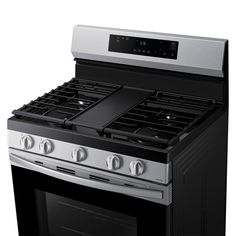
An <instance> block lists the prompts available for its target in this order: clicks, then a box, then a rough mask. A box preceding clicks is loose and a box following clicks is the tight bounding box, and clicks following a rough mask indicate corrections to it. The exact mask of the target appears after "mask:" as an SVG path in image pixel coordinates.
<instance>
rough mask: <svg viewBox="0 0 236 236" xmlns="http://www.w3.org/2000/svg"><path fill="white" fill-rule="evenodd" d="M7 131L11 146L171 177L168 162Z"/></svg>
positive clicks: (157, 178)
mask: <svg viewBox="0 0 236 236" xmlns="http://www.w3.org/2000/svg"><path fill="white" fill-rule="evenodd" d="M8 135H9V147H10V148H14V149H17V150H21V151H25V153H27V151H29V152H30V153H34V154H40V155H39V157H49V158H54V159H57V160H62V161H66V162H67V163H73V164H76V165H82V166H86V167H90V168H95V169H98V170H103V171H106V172H107V171H109V172H113V173H116V174H122V175H126V176H129V177H135V178H139V179H142V180H149V181H152V182H155V183H161V184H168V183H169V182H170V180H171V164H170V163H167V164H165V163H159V162H155V161H150V160H145V159H141V158H137V157H135V156H128V155H124V154H121V153H113V152H110V151H106V150H102V149H96V148H92V147H87V146H84V145H78V144H74V143H69V142H63V141H59V140H55V139H49V138H47V137H41V136H37V135H31V134H25V133H21V132H18V131H12V130H9V131H8Z"/></svg>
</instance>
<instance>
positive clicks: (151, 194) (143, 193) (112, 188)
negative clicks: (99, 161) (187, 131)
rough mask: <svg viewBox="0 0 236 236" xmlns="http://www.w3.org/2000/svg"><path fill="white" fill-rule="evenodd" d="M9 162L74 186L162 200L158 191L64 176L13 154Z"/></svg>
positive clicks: (161, 195) (161, 193) (160, 192)
mask: <svg viewBox="0 0 236 236" xmlns="http://www.w3.org/2000/svg"><path fill="white" fill-rule="evenodd" d="M10 162H11V164H12V165H15V166H18V167H22V168H26V169H30V170H33V171H36V172H39V173H42V174H45V175H47V176H51V177H54V178H57V179H61V180H64V181H67V182H70V183H75V184H79V185H83V186H88V187H91V188H96V189H101V190H105V191H109V192H115V193H122V194H126V195H129V196H135V197H138V198H143V199H147V200H150V201H154V202H155V199H156V201H157V202H160V200H162V199H163V191H160V190H149V189H141V188H135V187H128V186H122V185H115V184H110V183H104V182H99V181H94V180H90V179H85V178H81V177H78V176H73V175H69V174H64V173H61V172H58V171H56V170H53V169H49V168H46V167H43V166H40V165H37V164H34V163H32V162H30V161H27V160H25V159H24V158H22V157H20V156H18V155H16V154H13V153H10Z"/></svg>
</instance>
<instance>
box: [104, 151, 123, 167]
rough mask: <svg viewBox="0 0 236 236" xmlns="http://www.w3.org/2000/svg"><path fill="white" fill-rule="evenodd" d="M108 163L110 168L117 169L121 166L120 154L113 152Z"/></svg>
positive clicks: (108, 158)
mask: <svg viewBox="0 0 236 236" xmlns="http://www.w3.org/2000/svg"><path fill="white" fill-rule="evenodd" d="M106 164H107V168H108V169H109V170H117V169H119V168H120V166H121V159H120V157H119V156H117V155H115V154H113V155H111V156H109V157H107V160H106Z"/></svg>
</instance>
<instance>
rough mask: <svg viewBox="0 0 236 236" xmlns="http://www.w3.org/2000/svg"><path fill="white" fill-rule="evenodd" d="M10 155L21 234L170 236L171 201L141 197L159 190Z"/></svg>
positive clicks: (37, 235) (46, 235)
mask: <svg viewBox="0 0 236 236" xmlns="http://www.w3.org/2000/svg"><path fill="white" fill-rule="evenodd" d="M10 160H11V164H12V175H13V183H14V192H15V202H16V210H17V219H18V228H19V235H20V236H39V235H40V236H154V235H155V236H158V235H170V218H171V215H170V212H171V204H170V205H164V204H159V203H157V202H154V201H148V200H145V199H141V198H145V195H146V194H147V195H149V196H150V198H152V194H153V193H154V192H155V194H156V197H157V198H158V197H161V195H160V194H159V192H158V191H150V192H148V191H147V190H145V189H136V188H134V187H129V186H116V185H112V184H110V183H106V182H101V181H97V180H96V179H83V178H80V177H76V176H73V175H70V174H69V173H63V172H60V171H56V170H52V169H49V168H45V167H44V166H41V165H39V164H40V163H38V164H36V163H32V162H29V161H28V160H26V159H24V158H22V157H21V156H19V155H15V154H10ZM129 193H130V194H129ZM136 196H138V197H136ZM140 196H141V198H139V197H140Z"/></svg>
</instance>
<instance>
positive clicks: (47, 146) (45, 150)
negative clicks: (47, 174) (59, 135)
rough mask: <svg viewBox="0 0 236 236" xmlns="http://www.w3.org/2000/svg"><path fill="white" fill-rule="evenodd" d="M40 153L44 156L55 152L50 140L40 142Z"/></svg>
mask: <svg viewBox="0 0 236 236" xmlns="http://www.w3.org/2000/svg"><path fill="white" fill-rule="evenodd" d="M39 151H40V152H41V153H42V154H49V153H51V152H52V151H53V143H52V142H51V141H50V140H48V139H44V140H42V141H41V142H40V144H39Z"/></svg>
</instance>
